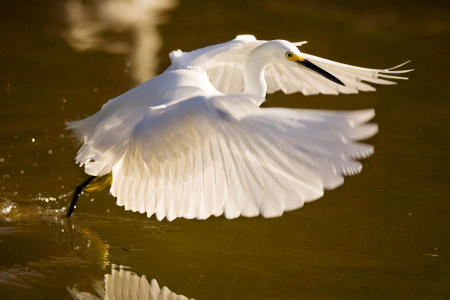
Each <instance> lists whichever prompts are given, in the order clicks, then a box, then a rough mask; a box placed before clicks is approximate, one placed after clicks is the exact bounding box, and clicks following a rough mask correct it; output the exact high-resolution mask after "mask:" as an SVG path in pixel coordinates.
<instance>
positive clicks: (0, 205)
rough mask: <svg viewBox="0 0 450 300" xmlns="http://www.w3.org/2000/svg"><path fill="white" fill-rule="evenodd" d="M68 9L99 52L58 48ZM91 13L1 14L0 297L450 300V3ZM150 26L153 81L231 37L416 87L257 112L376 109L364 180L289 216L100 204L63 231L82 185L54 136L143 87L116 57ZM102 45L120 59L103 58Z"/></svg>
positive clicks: (18, 4)
mask: <svg viewBox="0 0 450 300" xmlns="http://www.w3.org/2000/svg"><path fill="white" fill-rule="evenodd" d="M131 2H132V1H131ZM131 2H130V3H131ZM154 2H155V3H156V1H154ZM70 3H78V4H79V5H83V6H84V7H85V8H86V11H87V12H88V13H89V14H88V15H89V18H91V19H92V20H95V21H96V22H98V24H102V25H101V26H104V28H102V31H101V33H100V34H99V35H98V36H97V38H100V39H102V41H103V42H102V44H101V45H102V46H98V47H97V48H96V47H93V48H91V49H84V50H83V51H81V50H80V49H77V48H76V47H74V46H73V45H71V43H70V41H69V39H68V32H70V29H71V24H70V22H69V21H68V7H69V4H70ZM102 3H107V1H98V2H95V1H78V0H72V1H70V0H68V1H1V3H0V4H1V10H0V41H1V42H0V67H1V70H0V104H1V107H2V109H1V110H0V125H1V126H0V296H2V297H1V298H4V299H6V298H27V299H32V298H33V299H44V298H58V299H61V298H70V296H69V293H68V292H67V288H68V287H69V288H73V287H77V288H78V289H79V290H82V291H89V292H91V293H93V287H92V286H93V283H94V282H96V281H101V280H103V276H104V274H107V273H110V272H111V270H110V269H111V264H118V265H125V266H129V267H131V270H132V271H134V272H136V273H137V274H138V275H144V274H145V275H146V276H147V278H148V280H150V279H152V278H155V279H156V280H157V281H158V282H159V283H160V285H161V286H162V285H166V286H168V287H169V289H171V290H172V291H174V292H176V293H177V294H182V295H186V296H187V297H194V298H196V299H262V298H263V299H302V298H304V299H311V298H312V299H318V298H346V299H348V298H353V299H354V298H381V297H382V298H396V299H398V298H448V297H450V285H449V279H450V276H449V273H450V263H449V258H450V251H449V250H450V249H449V236H450V235H449V228H450V218H449V217H450V202H449V179H450V176H449V175H450V172H449V171H450V160H449V158H450V157H449V154H450V141H449V136H450V126H449V109H450V104H449V100H450V99H449V94H450V93H449V90H450V89H449V84H448V78H449V76H448V72H449V69H450V64H449V59H448V55H449V53H450V47H449V45H450V44H449V38H448V37H449V31H450V30H449V28H450V25H449V19H450V12H449V4H448V3H449V2H448V1H345V2H341V3H337V2H336V1H275V0H259V1H245V2H241V1H207V2H206V3H203V2H200V1H179V3H178V4H177V5H176V6H175V7H174V8H173V9H168V10H166V11H165V12H162V13H160V14H159V16H158V17H155V16H153V15H152V16H150V15H149V18H152V20H153V21H152V22H153V23H152V22H149V23H145V22H144V24H143V25H142V24H140V25H139V24H137V25H136V24H135V23H133V22H134V21H131V23H129V24H132V26H131V25H124V26H122V27H123V28H122V27H121V26H119V25H117V24H116V23H114V22H112V21H109V23H108V21H105V20H103V21H102V20H101V17H99V12H101V11H102V8H101V7H102V6H101V4H102ZM125 3H126V2H125ZM102 22H103V23H102ZM136 22H137V21H136ZM149 24H150V25H151V26H152V28H153V30H154V32H153V33H156V35H157V36H159V38H160V39H161V47H160V48H159V49H158V50H157V51H156V55H154V56H150V55H149V57H150V58H151V60H152V62H154V63H155V64H156V66H157V70H158V72H156V73H159V72H161V71H163V70H164V69H165V68H166V67H167V66H168V64H169V59H168V56H167V55H168V53H169V52H170V51H172V50H174V49H178V48H180V49H182V50H185V51H188V50H191V49H195V48H199V47H203V46H206V45H211V44H215V43H219V42H223V41H226V40H230V39H232V38H234V37H235V36H236V35H237V34H242V33H251V34H254V35H255V36H256V37H257V38H260V39H287V40H291V41H300V40H308V41H309V43H308V44H307V45H305V46H303V47H302V51H304V52H307V53H311V54H315V55H319V56H323V57H326V58H329V59H333V60H337V61H340V62H344V63H349V64H354V65H358V66H365V67H375V68H385V67H390V66H394V65H396V64H398V63H401V62H403V61H405V60H408V59H411V60H412V62H411V63H410V66H411V67H412V68H414V69H415V71H414V72H413V73H411V74H410V80H409V81H406V82H403V81H402V82H400V83H399V84H398V85H397V86H381V87H378V89H377V92H375V93H363V94H358V95H340V96H337V97H335V96H310V97H305V96H302V95H300V94H295V95H289V96H288V95H284V94H282V93H276V94H274V95H269V96H268V97H267V100H268V101H267V102H266V104H265V105H267V106H282V107H295V108H304V107H305V108H320V109H343V110H347V109H348V110H350V109H362V108H370V107H373V108H375V109H376V118H375V122H376V123H378V124H379V127H380V131H379V133H378V135H377V136H375V137H374V138H372V139H371V140H370V141H369V142H370V143H371V144H373V145H374V146H375V154H374V156H372V157H371V158H369V159H367V160H364V170H363V172H362V173H361V174H360V175H358V176H355V177H350V178H347V180H346V183H345V184H344V186H342V187H340V188H338V189H336V190H334V191H328V192H326V193H325V196H324V197H323V198H322V199H320V200H319V201H317V202H314V203H311V204H308V205H306V206H305V207H304V208H302V209H301V210H296V211H292V212H289V213H286V214H284V215H283V216H282V217H281V218H275V219H263V218H252V219H247V218H239V219H236V220H231V221H230V220H226V219H224V218H223V217H220V218H210V219H208V220H206V221H196V220H194V221H192V220H190V221H189V220H182V219H181V220H178V219H177V220H175V221H173V222H170V223H169V222H167V221H163V222H158V221H156V220H155V219H154V218H152V219H147V218H146V217H145V216H144V215H140V214H134V213H129V212H124V211H123V210H122V208H120V207H117V206H116V205H115V204H114V199H113V198H112V197H111V196H109V195H108V192H107V191H103V192H98V193H92V194H90V195H84V196H82V197H81V199H80V203H79V205H78V207H77V210H76V212H75V215H74V217H73V218H72V219H71V220H66V219H61V218H59V216H60V215H61V210H60V209H61V208H62V207H66V206H67V205H68V204H69V202H70V192H71V191H72V189H73V188H74V187H75V185H77V184H78V183H79V182H81V181H82V180H83V179H84V178H85V175H84V174H83V172H82V170H81V169H80V168H78V167H77V166H75V165H74V161H73V157H74V156H75V153H76V150H77V145H76V143H75V140H74V139H73V138H72V137H70V134H69V133H68V132H66V131H65V130H64V124H65V122H66V121H68V120H76V119H80V118H81V117H83V116H85V115H89V114H91V113H93V112H95V111H97V110H98V109H99V108H100V106H101V105H102V104H103V103H104V102H105V101H106V100H108V99H110V98H112V97H115V96H117V95H119V94H121V93H123V92H124V91H126V90H128V89H130V88H131V87H133V86H135V85H136V84H137V83H138V82H139V81H140V79H136V76H133V75H132V74H134V73H133V72H136V70H137V69H138V67H137V64H138V63H139V62H138V61H137V62H135V61H133V60H130V57H131V55H132V53H133V51H134V49H137V48H139V46H140V44H139V43H140V40H139V38H138V37H137V34H136V28H142V26H144V27H145V26H150V25H149ZM72 25H73V24H72ZM134 25H136V26H135V27H133V26H134ZM139 26H141V27H139ZM105 28H106V29H105ZM144 32H145V31H144ZM115 41H120V42H121V43H125V44H126V45H128V49H127V50H124V51H111V49H107V48H105V47H106V46H110V45H112V44H113V43H114V42H115ZM144 41H145V40H144ZM105 45H106V46H105ZM144 49H145V48H144ZM144 56H145V55H144ZM142 79H143V78H142Z"/></svg>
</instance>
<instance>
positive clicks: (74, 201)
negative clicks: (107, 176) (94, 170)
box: [67, 176, 97, 217]
mask: <svg viewBox="0 0 450 300" xmlns="http://www.w3.org/2000/svg"><path fill="white" fill-rule="evenodd" d="M95 177H97V176H89V177H88V178H87V179H86V180H85V181H84V182H83V183H82V184H80V185H79V186H77V187H76V188H75V191H74V192H73V197H72V203H70V207H69V210H68V211H67V217H70V216H71V215H72V213H73V210H74V208H75V205H76V204H77V200H78V197H79V196H80V194H81V192H83V189H84V188H85V187H86V186H87V185H88V184H89V183H90V182H91V181H92V180H94V178H95Z"/></svg>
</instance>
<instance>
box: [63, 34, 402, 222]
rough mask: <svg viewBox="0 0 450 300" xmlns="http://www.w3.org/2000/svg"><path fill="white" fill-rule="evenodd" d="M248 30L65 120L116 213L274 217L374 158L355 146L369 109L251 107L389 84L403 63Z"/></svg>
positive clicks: (80, 159) (181, 55) (179, 55)
mask: <svg viewBox="0 0 450 300" xmlns="http://www.w3.org/2000/svg"><path fill="white" fill-rule="evenodd" d="M303 43H304V42H300V43H291V42H288V41H285V40H272V41H263V40H257V39H256V38H255V37H254V36H253V35H239V36H237V37H236V38H235V39H233V40H231V41H228V42H225V43H222V44H218V45H213V46H209V47H205V48H201V49H197V50H194V51H191V52H182V51H181V50H177V51H173V52H172V53H170V59H171V62H172V64H171V66H170V67H169V68H168V69H167V70H166V71H165V72H164V73H162V74H161V75H158V76H156V77H154V78H152V79H150V80H148V81H146V82H144V83H142V84H141V85H139V86H137V87H135V88H133V89H131V90H129V91H127V92H126V93H124V94H122V95H120V96H118V97H117V98H114V99H112V100H110V101H108V102H107V103H106V104H105V105H103V107H102V108H101V110H100V111H98V112H97V113H95V114H93V115H92V116H90V117H87V118H85V119H83V120H80V121H76V122H71V123H68V128H69V129H71V130H73V131H74V132H75V134H76V136H77V137H78V138H79V139H80V141H81V142H82V146H81V148H80V149H79V151H78V154H77V156H76V162H77V163H78V164H80V166H84V169H85V172H86V173H87V174H89V175H92V177H90V178H89V179H88V180H87V181H86V182H85V183H83V184H82V185H80V186H79V187H78V188H77V190H76V191H75V194H74V199H73V201H72V205H71V207H70V209H69V212H68V216H70V214H71V213H72V211H73V207H74V205H75V203H76V198H77V197H78V194H79V193H81V191H82V189H83V188H84V187H85V186H86V185H87V184H88V183H89V182H90V181H91V180H92V179H93V178H94V176H101V175H105V174H109V173H112V185H111V189H110V192H111V194H112V195H113V196H115V197H117V204H118V205H120V206H124V207H125V209H126V210H132V211H137V212H140V213H146V214H147V216H148V217H150V216H152V215H156V218H157V219H158V220H161V219H163V218H166V219H167V220H169V221H171V220H173V219H175V218H177V217H183V218H197V219H206V218H208V217H209V216H211V215H214V216H220V215H222V214H224V215H225V217H226V218H236V217H239V216H247V217H251V216H257V215H262V216H263V217H275V216H280V215H281V214H282V213H283V212H284V211H288V210H293V209H296V208H299V207H302V206H303V204H304V203H305V202H309V201H312V200H315V199H318V198H320V197H322V195H323V192H324V189H333V188H335V187H337V186H339V185H341V184H342V183H343V181H344V178H343V176H344V175H353V174H356V173H359V172H360V171H361V168H362V165H361V163H360V162H359V161H357V159H361V158H365V157H368V156H369V155H371V154H372V153H373V147H372V146H371V145H366V144H361V143H357V142H355V141H358V140H362V139H367V138H369V137H371V136H373V135H374V134H375V133H376V132H377V125H375V124H368V123H366V122H367V121H369V120H370V119H371V118H372V117H373V116H374V111H373V110H372V109H368V110H360V111H351V112H342V111H324V110H305V109H287V108H261V107H260V105H261V103H263V102H264V101H265V97H266V94H267V93H273V92H275V91H278V90H282V91H283V92H285V93H288V94H289V93H294V92H301V93H303V94H304V95H312V94H333V95H336V94H339V93H344V94H349V93H358V92H359V91H373V90H375V89H374V88H373V87H372V86H370V85H369V84H368V83H376V84H395V82H392V81H388V80H386V79H407V78H405V77H399V76H397V75H398V74H401V73H406V72H409V71H411V70H395V69H397V68H398V67H400V66H403V65H404V64H401V65H399V66H396V67H393V68H389V69H367V68H360V67H355V66H351V65H346V64H342V63H337V62H334V61H331V60H327V59H323V58H320V57H317V56H313V55H310V54H306V53H301V52H300V51H299V49H298V48H297V47H296V46H299V45H301V44H303Z"/></svg>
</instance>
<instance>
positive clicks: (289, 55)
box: [286, 52, 294, 58]
mask: <svg viewBox="0 0 450 300" xmlns="http://www.w3.org/2000/svg"><path fill="white" fill-rule="evenodd" d="M292 56H294V54H293V53H292V52H286V57H287V58H291V57H292Z"/></svg>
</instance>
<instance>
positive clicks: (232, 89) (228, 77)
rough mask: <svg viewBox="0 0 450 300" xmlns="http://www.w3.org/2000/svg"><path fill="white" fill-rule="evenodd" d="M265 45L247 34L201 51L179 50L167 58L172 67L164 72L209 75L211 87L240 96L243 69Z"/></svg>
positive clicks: (242, 83)
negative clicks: (252, 56) (180, 71)
mask: <svg viewBox="0 0 450 300" xmlns="http://www.w3.org/2000/svg"><path fill="white" fill-rule="evenodd" d="M264 42H266V41H261V40H257V39H256V38H255V36H253V35H250V34H245V35H238V36H237V37H236V38H235V39H233V40H231V41H228V42H225V43H221V44H217V45H212V46H208V47H204V48H200V49H197V50H194V51H190V52H183V51H181V50H176V51H172V52H171V53H170V54H169V57H170V60H171V62H172V65H171V66H170V67H169V68H168V69H167V71H171V70H174V69H198V70H201V71H205V72H206V73H207V74H208V77H209V78H210V80H211V82H212V84H213V85H214V86H215V88H216V89H218V90H219V91H221V92H223V93H239V92H242V91H243V90H244V75H243V74H244V65H245V62H246V59H247V57H248V55H249V54H250V52H251V51H252V50H253V49H255V48H256V47H258V46H259V45H261V44H263V43H264Z"/></svg>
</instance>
